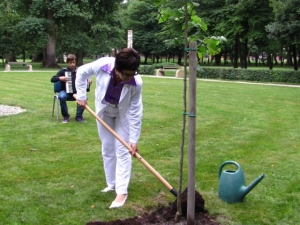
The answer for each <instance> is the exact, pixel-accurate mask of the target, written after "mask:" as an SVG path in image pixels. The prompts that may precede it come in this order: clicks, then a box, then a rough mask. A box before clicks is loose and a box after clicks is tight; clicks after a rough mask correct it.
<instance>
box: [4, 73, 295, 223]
mask: <svg viewBox="0 0 300 225" xmlns="http://www.w3.org/2000/svg"><path fill="white" fill-rule="evenodd" d="M55 73H56V71H52V72H51V71H45V72H20V73H19V72H7V73H5V72H0V83H1V89H0V93H1V95H0V96H1V97H0V104H5V105H13V106H15V105H17V106H21V107H22V108H25V109H26V110H27V111H26V112H25V113H22V114H18V115H12V116H2V117H0V128H1V136H0V171H1V173H0V180H1V182H0V190H1V191H0V224H8V225H19V224H26V225H27V224H28V225H33V224H67V225H69V224H85V223H87V222H89V221H92V220H102V221H109V220H116V219H125V218H129V217H134V216H137V215H141V214H142V213H144V212H149V211H150V210H152V209H155V208H156V207H157V206H158V205H159V204H164V205H167V204H168V203H169V202H173V201H174V200H175V198H174V196H172V194H170V193H169V191H168V190H167V189H166V188H165V187H164V186H163V185H162V184H161V183H160V182H159V181H158V180H157V179H156V178H155V177H154V176H153V175H152V174H151V173H150V172H149V171H148V170H147V169H146V168H144V166H143V165H142V164H141V163H140V162H139V161H138V160H136V159H134V160H133V171H132V179H131V184H130V188H129V197H128V200H127V202H126V205H125V206H124V207H123V208H121V209H117V210H108V207H109V205H110V203H111V201H112V200H113V199H114V193H108V194H103V193H101V192H100V190H101V189H102V188H104V187H105V180H104V174H103V169H102V168H103V165H102V159H101V156H100V141H99V138H98V136H97V130H96V125H95V119H94V118H93V117H92V116H91V115H89V113H88V112H85V113H84V116H85V118H86V120H87V123H85V124H82V123H77V122H75V121H74V116H75V108H76V107H75V103H74V102H69V103H68V106H69V110H70V113H71V122H70V123H69V124H62V123H61V119H62V118H61V116H60V118H59V121H56V118H55V117H53V118H52V117H51V112H52V101H53V85H52V83H50V78H51V76H53V75H54V74H55ZM143 81H144V87H143V103H144V116H143V125H142V134H141V139H140V142H139V149H140V154H141V155H142V156H143V157H144V158H145V160H147V161H148V162H149V163H150V165H152V166H153V167H154V168H155V169H156V170H157V171H158V172H159V173H160V174H161V175H162V176H163V177H164V178H165V179H166V180H167V181H168V182H169V183H170V184H171V185H172V186H174V187H175V188H176V189H177V184H178V173H179V171H178V170H179V169H178V168H179V150H180V142H181V124H182V109H183V106H182V102H183V97H182V96H183V94H182V89H183V81H182V79H169V78H159V79H158V78H156V77H155V76H149V77H147V76H144V77H143ZM94 88H95V82H94V84H93V85H92V91H91V92H90V93H89V99H90V107H91V108H92V109H94V94H93V90H94ZM299 96H300V88H296V87H293V88H292V87H277V86H263V85H252V84H239V83H232V82H206V81H203V80H199V81H198V82H197V117H196V121H197V125H196V128H197V133H196V136H197V137H196V159H195V160H196V171H195V172H196V190H197V191H198V192H200V193H201V194H202V195H203V198H204V199H205V206H206V208H207V209H208V211H209V212H210V214H211V215H214V216H215V217H216V219H217V220H218V221H219V222H221V223H223V224H226V225H227V224H229V225H231V224H235V225H239V224H243V225H244V224H249V225H250V224H251V225H252V224H253V225H254V224H255V225H257V224H270V225H271V224H272V225H273V224H282V225H283V224H291V225H294V224H298V223H299V220H300V214H299V208H300V197H299V191H300V185H299V184H300V164H299V161H300V155H299V151H300V144H299V140H300V126H299V124H300V117H299V109H300V101H299ZM187 128H188V127H187ZM187 130H188V129H187ZM186 144H188V143H187V141H186ZM187 147H188V146H186V149H187ZM185 157H187V153H185ZM227 160H234V161H237V162H238V163H239V164H240V165H241V166H242V168H243V170H244V173H245V178H246V185H249V183H251V182H252V181H253V180H254V179H256V178H257V177H258V176H259V175H261V174H262V173H264V174H265V178H264V179H263V180H262V181H261V182H260V183H259V184H258V185H257V186H256V187H255V188H254V189H253V190H252V191H251V192H250V193H249V194H248V195H247V196H246V197H245V200H244V202H243V203H238V204H227V203H226V202H223V201H222V200H220V199H219V197H218V169H219V166H220V165H221V164H222V163H223V162H224V161H227ZM186 162H187V159H185V165H184V183H183V186H184V187H186V186H187V165H186Z"/></svg>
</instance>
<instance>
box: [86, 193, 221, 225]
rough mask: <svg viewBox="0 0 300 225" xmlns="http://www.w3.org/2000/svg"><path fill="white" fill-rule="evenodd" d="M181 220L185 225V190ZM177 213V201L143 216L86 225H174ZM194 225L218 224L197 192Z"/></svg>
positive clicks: (182, 198)
mask: <svg viewBox="0 0 300 225" xmlns="http://www.w3.org/2000/svg"><path fill="white" fill-rule="evenodd" d="M180 199H181V210H182V218H181V221H180V223H177V224H180V225H185V224H186V223H187V222H186V215H187V189H185V191H184V192H183V193H182V194H181V198H180ZM176 211H177V200H175V201H174V202H173V203H172V204H171V205H170V206H166V207H159V208H158V209H157V210H155V211H153V212H151V213H145V214H144V215H143V216H136V217H134V218H128V219H125V220H115V221H109V222H101V221H92V222H88V223H87V225H171V224H175V222H174V217H175V214H176ZM194 219H195V221H194V224H195V225H200V224H201V225H218V223H217V222H216V221H215V220H214V219H213V218H212V217H211V216H210V215H209V214H208V212H207V211H206V210H205V209H204V199H203V198H202V196H201V195H200V193H199V192H197V191H195V218H194Z"/></svg>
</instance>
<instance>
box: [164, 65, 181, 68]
mask: <svg viewBox="0 0 300 225" xmlns="http://www.w3.org/2000/svg"><path fill="white" fill-rule="evenodd" d="M179 68H180V66H177V65H164V66H163V69H179Z"/></svg>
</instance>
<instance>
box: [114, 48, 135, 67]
mask: <svg viewBox="0 0 300 225" xmlns="http://www.w3.org/2000/svg"><path fill="white" fill-rule="evenodd" d="M140 61H141V57H140V55H139V53H138V52H137V51H136V50H134V49H133V48H123V49H122V50H121V51H120V52H118V54H117V55H116V61H115V68H116V69H117V70H118V71H123V70H132V71H137V69H138V68H139V66H140Z"/></svg>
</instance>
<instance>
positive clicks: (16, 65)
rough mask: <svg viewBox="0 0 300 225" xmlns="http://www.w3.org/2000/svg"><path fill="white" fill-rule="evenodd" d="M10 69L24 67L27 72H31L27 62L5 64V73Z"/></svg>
mask: <svg viewBox="0 0 300 225" xmlns="http://www.w3.org/2000/svg"><path fill="white" fill-rule="evenodd" d="M11 67H24V68H27V70H28V71H32V66H31V65H30V64H29V63H27V62H7V63H6V66H5V71H7V72H8V71H10V68H11Z"/></svg>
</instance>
